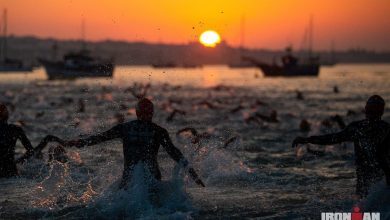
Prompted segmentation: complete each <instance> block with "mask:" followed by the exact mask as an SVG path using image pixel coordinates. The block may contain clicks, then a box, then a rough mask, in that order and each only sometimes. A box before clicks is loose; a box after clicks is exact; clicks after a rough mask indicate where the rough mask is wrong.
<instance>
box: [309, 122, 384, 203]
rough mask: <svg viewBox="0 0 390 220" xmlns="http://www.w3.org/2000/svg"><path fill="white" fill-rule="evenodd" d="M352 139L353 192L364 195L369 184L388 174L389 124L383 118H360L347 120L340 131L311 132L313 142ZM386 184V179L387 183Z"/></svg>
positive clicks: (338, 141) (330, 142) (333, 141)
mask: <svg viewBox="0 0 390 220" xmlns="http://www.w3.org/2000/svg"><path fill="white" fill-rule="evenodd" d="M346 141H350V142H354V146H355V164H356V175H357V184H356V193H357V194H358V195H360V196H362V197H364V196H366V195H367V193H368V190H369V188H370V186H371V185H372V184H373V183H375V182H377V181H378V180H380V179H382V178H383V174H386V177H387V179H388V180H389V177H390V166H389V165H390V161H389V149H390V124H388V123H386V122H385V121H382V120H376V121H370V120H367V119H366V120H362V121H356V122H352V123H351V124H349V125H348V126H347V127H346V128H345V129H344V130H342V131H341V132H339V133H333V134H328V135H322V136H311V137H309V139H308V142H309V143H312V144H320V145H327V144H336V143H340V142H346ZM388 184H389V183H388Z"/></svg>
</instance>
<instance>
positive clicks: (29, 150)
mask: <svg viewBox="0 0 390 220" xmlns="http://www.w3.org/2000/svg"><path fill="white" fill-rule="evenodd" d="M17 137H18V139H19V140H20V142H22V144H23V146H24V148H26V150H27V153H28V154H30V153H32V152H33V150H34V148H33V146H32V145H31V142H30V140H29V139H28V138H27V136H26V134H25V133H24V131H23V129H22V128H21V127H18V128H17Z"/></svg>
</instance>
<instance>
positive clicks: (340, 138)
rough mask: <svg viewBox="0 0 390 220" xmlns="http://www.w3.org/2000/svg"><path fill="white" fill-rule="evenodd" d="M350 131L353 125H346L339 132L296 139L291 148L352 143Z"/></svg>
mask: <svg viewBox="0 0 390 220" xmlns="http://www.w3.org/2000/svg"><path fill="white" fill-rule="evenodd" d="M352 130H353V125H348V126H347V127H346V128H345V129H343V130H342V131H340V132H337V133H332V134H325V135H319V136H310V137H306V138H305V137H297V138H295V139H294V141H293V144H292V147H297V146H298V145H299V144H307V143H310V144H319V145H330V144H337V143H341V142H345V141H352Z"/></svg>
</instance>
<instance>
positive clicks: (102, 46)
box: [7, 36, 390, 65]
mask: <svg viewBox="0 0 390 220" xmlns="http://www.w3.org/2000/svg"><path fill="white" fill-rule="evenodd" d="M7 40H8V56H9V57H12V58H19V59H22V60H24V61H25V62H27V63H37V58H39V57H40V58H49V59H60V58H61V57H62V56H63V55H64V54H65V53H67V52H70V51H75V50H76V51H77V50H80V49H81V45H82V42H81V41H77V40H55V39H40V38H36V37H15V36H10V37H8V39H7ZM54 45H56V46H54ZM86 45H87V49H88V50H90V51H91V53H92V55H94V56H98V57H102V58H114V60H115V63H116V64H119V65H151V64H153V63H165V62H175V63H177V64H179V65H180V64H227V63H232V62H236V63H237V62H239V61H240V57H241V55H245V56H252V57H255V58H257V59H259V60H262V61H265V62H272V61H273V60H279V58H280V56H281V55H282V54H283V51H276V50H266V49H244V50H240V49H239V48H233V47H230V46H229V45H227V44H226V43H224V42H223V43H221V44H220V45H218V46H217V47H216V48H206V47H203V46H202V45H200V44H198V43H197V42H196V43H189V44H183V45H172V44H150V43H142V42H124V41H110V40H107V41H100V42H87V43H86ZM53 48H57V50H54V49H53ZM55 51H56V52H55ZM316 54H318V55H320V57H321V60H323V61H329V59H330V58H331V54H330V53H329V52H326V51H325V52H324V51H322V52H316ZM334 57H335V59H336V60H337V61H338V62H339V63H340V62H341V63H373V62H376V63H385V62H390V52H386V53H376V52H374V51H366V50H362V49H355V50H349V51H337V52H335V53H334Z"/></svg>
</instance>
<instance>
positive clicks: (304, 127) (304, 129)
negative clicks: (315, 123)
mask: <svg viewBox="0 0 390 220" xmlns="http://www.w3.org/2000/svg"><path fill="white" fill-rule="evenodd" d="M299 130H301V131H302V132H309V131H310V130H311V124H310V123H309V122H308V121H307V120H306V119H303V120H302V121H301V123H300V124H299Z"/></svg>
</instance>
